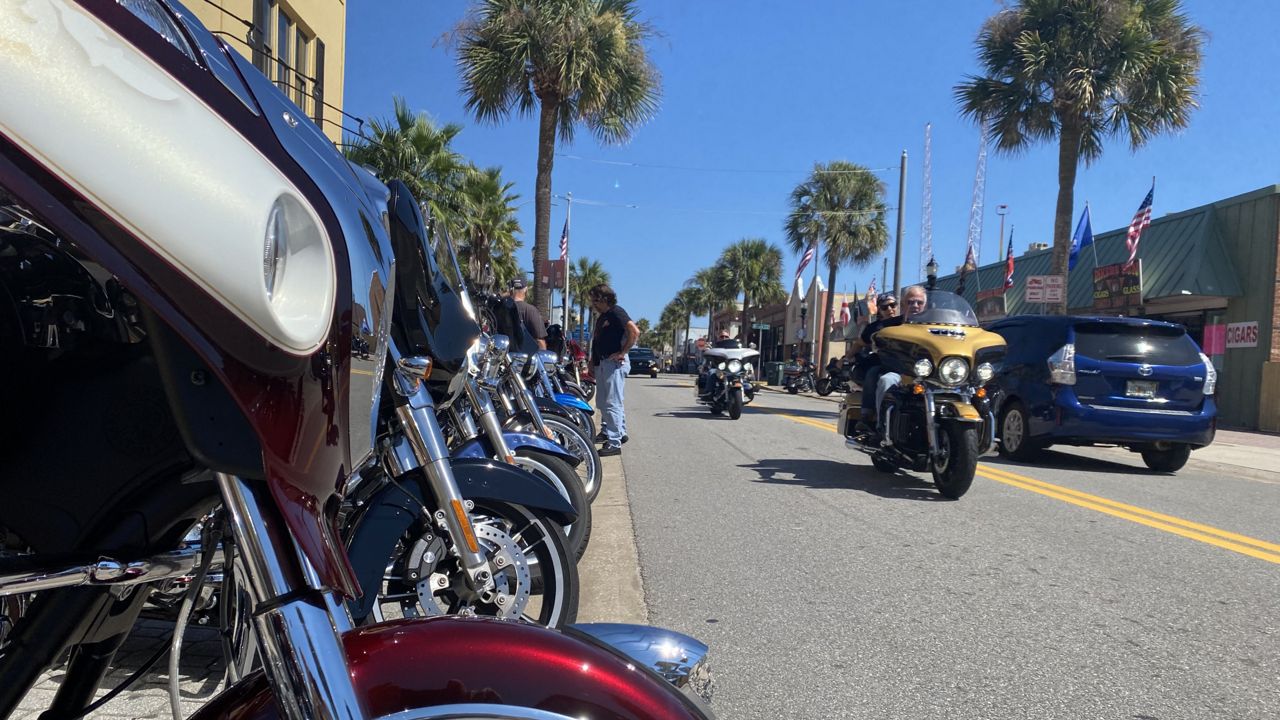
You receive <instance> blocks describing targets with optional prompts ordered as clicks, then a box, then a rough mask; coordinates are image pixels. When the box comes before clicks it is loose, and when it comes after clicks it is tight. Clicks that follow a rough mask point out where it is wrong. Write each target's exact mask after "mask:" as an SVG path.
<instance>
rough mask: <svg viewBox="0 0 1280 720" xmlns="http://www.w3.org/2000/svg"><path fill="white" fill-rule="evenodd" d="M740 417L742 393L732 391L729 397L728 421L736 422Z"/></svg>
mask: <svg viewBox="0 0 1280 720" xmlns="http://www.w3.org/2000/svg"><path fill="white" fill-rule="evenodd" d="M740 417H742V391H741V390H734V391H733V393H732V394H730V395H729V419H730V420H737V419H738V418H740Z"/></svg>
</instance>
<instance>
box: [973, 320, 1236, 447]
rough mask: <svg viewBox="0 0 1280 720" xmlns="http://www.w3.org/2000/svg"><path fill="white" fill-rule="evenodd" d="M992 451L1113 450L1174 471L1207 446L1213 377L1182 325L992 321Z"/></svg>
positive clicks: (1213, 412) (1213, 420)
mask: <svg viewBox="0 0 1280 720" xmlns="http://www.w3.org/2000/svg"><path fill="white" fill-rule="evenodd" d="M987 329H989V330H991V331H993V332H997V333H1000V335H1002V336H1003V337H1004V339H1005V342H1007V343H1008V355H1007V356H1006V357H1005V360H1004V363H1003V365H1002V366H1001V367H1000V368H999V369H998V370H997V372H996V376H995V379H994V380H993V384H995V385H996V386H997V388H998V391H999V395H998V403H999V405H998V407H997V413H998V415H997V418H998V421H997V431H998V434H999V436H1000V452H1001V454H1002V455H1004V456H1006V457H1009V458H1013V459H1015V460H1026V459H1029V458H1031V457H1032V456H1034V454H1035V452H1036V451H1037V450H1042V449H1044V448H1046V447H1049V446H1050V445H1054V444H1061V445H1120V446H1123V447H1127V448H1129V449H1130V450H1131V451H1133V452H1138V453H1141V454H1142V460H1143V462H1145V463H1146V464H1147V467H1149V468H1151V469H1153V470H1160V471H1164V472H1173V471H1175V470H1177V469H1179V468H1181V467H1182V466H1183V465H1185V464H1186V462H1187V458H1188V457H1189V456H1190V454H1191V451H1192V450H1193V449H1195V448H1201V447H1204V446H1206V445H1208V444H1209V443H1211V442H1213V436H1214V431H1215V429H1216V426H1217V412H1218V411H1217V406H1216V405H1215V404H1214V401H1213V393H1214V388H1215V386H1216V385H1217V379H1218V373H1217V371H1216V370H1214V367H1213V363H1212V362H1210V360H1209V358H1208V357H1206V356H1205V355H1204V353H1202V352H1200V348H1199V347H1198V346H1197V345H1196V343H1195V341H1194V340H1192V339H1191V338H1190V337H1188V336H1187V332H1186V329H1185V328H1183V327H1182V326H1181V325H1175V324H1173V323H1166V322H1159V321H1156V320H1144V319H1140V318H1127V317H1081V316H1051V315H1019V316H1015V317H1010V318H1004V319H1002V320H997V321H995V322H993V323H991V324H990V325H989V326H988V328H987Z"/></svg>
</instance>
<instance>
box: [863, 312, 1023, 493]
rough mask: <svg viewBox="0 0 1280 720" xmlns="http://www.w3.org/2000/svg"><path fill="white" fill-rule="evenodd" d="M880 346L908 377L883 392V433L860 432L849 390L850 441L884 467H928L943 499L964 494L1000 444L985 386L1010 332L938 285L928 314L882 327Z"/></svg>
mask: <svg viewBox="0 0 1280 720" xmlns="http://www.w3.org/2000/svg"><path fill="white" fill-rule="evenodd" d="M875 346H876V352H877V353H878V354H879V356H880V359H881V362H882V364H883V366H884V369H885V372H886V373H888V372H896V373H898V374H899V375H901V376H902V380H901V381H900V382H899V383H898V384H897V385H896V386H894V387H893V388H891V389H890V390H889V391H888V392H886V394H885V397H884V401H883V404H882V407H881V416H880V428H881V430H882V435H881V436H879V437H876V436H873V435H868V434H860V433H857V432H856V431H855V430H854V425H855V424H856V423H857V421H858V413H859V405H860V403H858V402H856V400H857V399H858V398H856V397H855V396H854V395H853V394H850V395H846V396H845V401H844V402H843V403H842V404H841V406H840V421H839V430H840V432H841V433H843V434H844V436H845V438H846V440H845V444H847V445H848V446H849V447H852V448H854V449H855V450H859V451H861V452H864V453H867V454H868V455H870V456H871V463H872V464H873V465H875V467H876V469H877V470H880V471H881V472H894V471H896V470H897V469H898V468H907V469H910V470H914V471H917V472H923V471H925V470H929V471H930V472H932V474H933V482H934V484H935V485H937V486H938V492H940V493H941V494H942V496H943V497H946V498H950V499H952V500H956V499H959V498H960V496H962V495H964V494H965V492H967V491H968V490H969V486H970V485H972V484H973V475H974V472H975V471H976V469H977V466H978V458H979V457H980V456H982V455H983V454H985V453H987V452H989V451H990V450H991V449H992V448H993V446H994V445H995V434H994V433H995V417H994V415H993V412H992V408H993V405H992V403H991V398H990V396H989V391H988V390H987V388H986V387H985V386H986V384H987V382H988V381H990V380H991V378H992V377H993V376H994V375H995V365H996V363H999V362H1000V361H1001V360H1002V359H1003V358H1004V353H1005V342H1004V338H1002V337H1000V336H999V335H997V334H995V333H992V332H988V331H986V330H983V329H982V328H980V327H978V318H977V316H976V315H975V314H974V312H973V308H971V307H969V303H968V302H966V301H965V300H964V298H962V297H960V296H959V295H956V294H954V293H950V292H946V291H944V290H934V291H932V292H930V293H929V304H928V306H927V307H926V308H925V311H924V312H922V313H919V314H917V315H914V316H912V317H911V318H910V319H908V320H907V321H906V322H904V323H903V324H902V325H898V326H895V327H890V328H885V329H884V330H881V331H880V332H878V333H876V336H875ZM865 392H875V388H873V387H870V386H868V387H867V388H865Z"/></svg>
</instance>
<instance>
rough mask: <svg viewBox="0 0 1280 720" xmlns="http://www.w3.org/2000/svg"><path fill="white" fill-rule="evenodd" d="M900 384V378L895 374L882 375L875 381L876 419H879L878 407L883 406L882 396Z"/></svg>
mask: <svg viewBox="0 0 1280 720" xmlns="http://www.w3.org/2000/svg"><path fill="white" fill-rule="evenodd" d="M900 382H902V376H901V375H899V374H898V373H896V372H887V373H884V374H883V375H881V376H880V379H879V380H877V381H876V418H879V417H880V406H881V405H883V404H884V394H885V393H887V392H889V389H890V388H892V387H893V386H894V385H897V384H898V383H900Z"/></svg>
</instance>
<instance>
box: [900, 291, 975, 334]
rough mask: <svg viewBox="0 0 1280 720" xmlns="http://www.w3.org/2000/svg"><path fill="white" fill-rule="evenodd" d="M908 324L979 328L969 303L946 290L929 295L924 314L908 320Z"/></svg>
mask: <svg viewBox="0 0 1280 720" xmlns="http://www.w3.org/2000/svg"><path fill="white" fill-rule="evenodd" d="M907 323H908V324H918V325H965V326H968V327H978V316H977V315H976V314H974V312H973V308H972V307H970V306H969V302H968V301H967V300H965V299H964V298H962V297H960V296H959V295H956V294H955V293H953V292H948V291H946V290H933V291H931V292H930V293H929V303H928V304H927V305H926V306H925V309H924V312H922V313H917V314H915V315H912V316H911V317H909V318H907Z"/></svg>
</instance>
